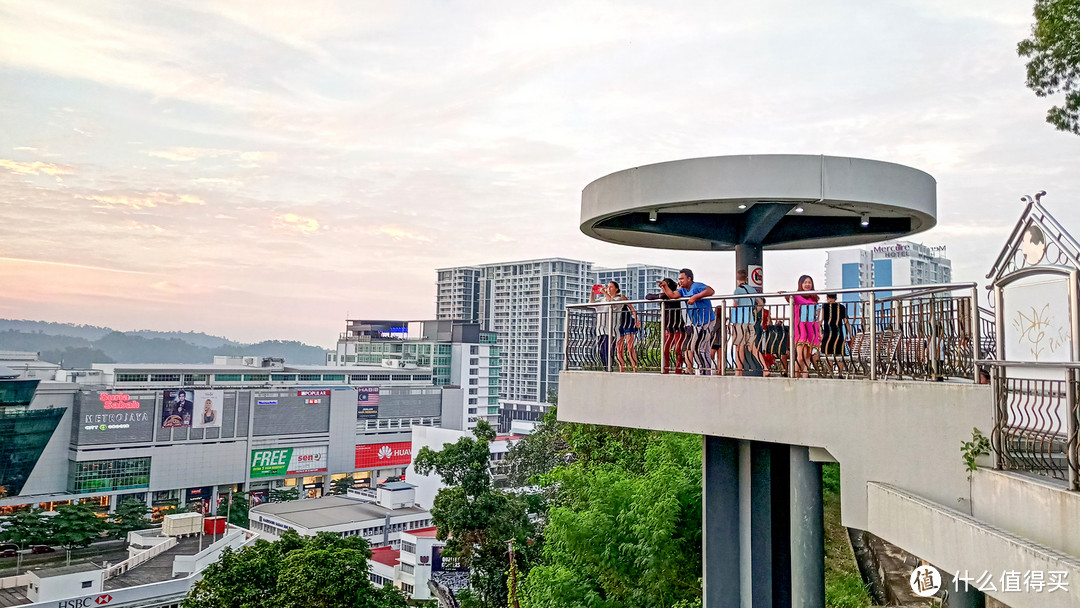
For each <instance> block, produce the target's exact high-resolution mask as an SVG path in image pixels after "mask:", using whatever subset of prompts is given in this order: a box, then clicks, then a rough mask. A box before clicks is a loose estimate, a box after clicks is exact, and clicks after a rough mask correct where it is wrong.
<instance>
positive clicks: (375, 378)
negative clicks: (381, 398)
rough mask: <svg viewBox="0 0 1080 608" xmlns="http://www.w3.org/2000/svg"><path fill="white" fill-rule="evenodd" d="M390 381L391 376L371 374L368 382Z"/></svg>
mask: <svg viewBox="0 0 1080 608" xmlns="http://www.w3.org/2000/svg"><path fill="white" fill-rule="evenodd" d="M389 379H390V374H371V375H370V376H368V380H371V381H373V382H374V381H378V380H389Z"/></svg>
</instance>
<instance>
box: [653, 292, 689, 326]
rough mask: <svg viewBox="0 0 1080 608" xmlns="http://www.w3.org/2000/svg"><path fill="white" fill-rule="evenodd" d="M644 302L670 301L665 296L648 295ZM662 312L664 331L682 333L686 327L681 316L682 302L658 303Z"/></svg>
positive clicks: (659, 294) (684, 320) (658, 294)
mask: <svg viewBox="0 0 1080 608" xmlns="http://www.w3.org/2000/svg"><path fill="white" fill-rule="evenodd" d="M645 299H646V300H671V298H669V297H667V295H666V294H662V293H650V294H647V295H646V296H645ZM660 306H661V308H663V310H664V330H665V331H682V330H683V329H684V328H685V327H686V319H684V318H683V314H682V302H675V301H666V302H661V303H660Z"/></svg>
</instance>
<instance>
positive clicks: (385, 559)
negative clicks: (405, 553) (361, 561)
mask: <svg viewBox="0 0 1080 608" xmlns="http://www.w3.org/2000/svg"><path fill="white" fill-rule="evenodd" d="M400 555H401V551H398V550H397V549H394V548H393V547H376V548H374V549H372V550H371V561H375V562H379V563H380V564H384V565H387V566H390V567H391V568H392V567H394V566H396V565H397V563H398V556H400Z"/></svg>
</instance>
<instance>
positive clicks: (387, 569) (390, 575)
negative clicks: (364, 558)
mask: <svg viewBox="0 0 1080 608" xmlns="http://www.w3.org/2000/svg"><path fill="white" fill-rule="evenodd" d="M436 535H437V530H436V529H435V527H434V526H431V527H428V528H419V529H416V530H409V531H407V532H402V534H401V545H400V548H398V549H395V548H393V547H378V548H376V549H373V550H372V555H371V559H370V560H369V561H368V572H369V573H370V577H371V582H372V583H375V584H376V585H378V586H380V587H381V586H384V585H393V586H394V587H397V588H398V589H401V590H402V591H404V592H405V593H406V594H408V596H409V598H410V599H413V600H430V599H432V597H431V591H430V590H429V589H428V581H429V580H431V578H432V576H434V575H435V574H434V573H437V572H443V571H455V570H457V561H456V560H454V559H450V558H446V559H444V558H443V556H442V550H443V547H445V546H446V543H445V542H444V541H441V540H438V539H437V538H436Z"/></svg>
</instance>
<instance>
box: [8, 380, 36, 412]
mask: <svg viewBox="0 0 1080 608" xmlns="http://www.w3.org/2000/svg"><path fill="white" fill-rule="evenodd" d="M38 382H40V380H4V381H0V407H3V406H9V405H30V402H31V401H33V400H34V391H36V390H37V386H38Z"/></svg>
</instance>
